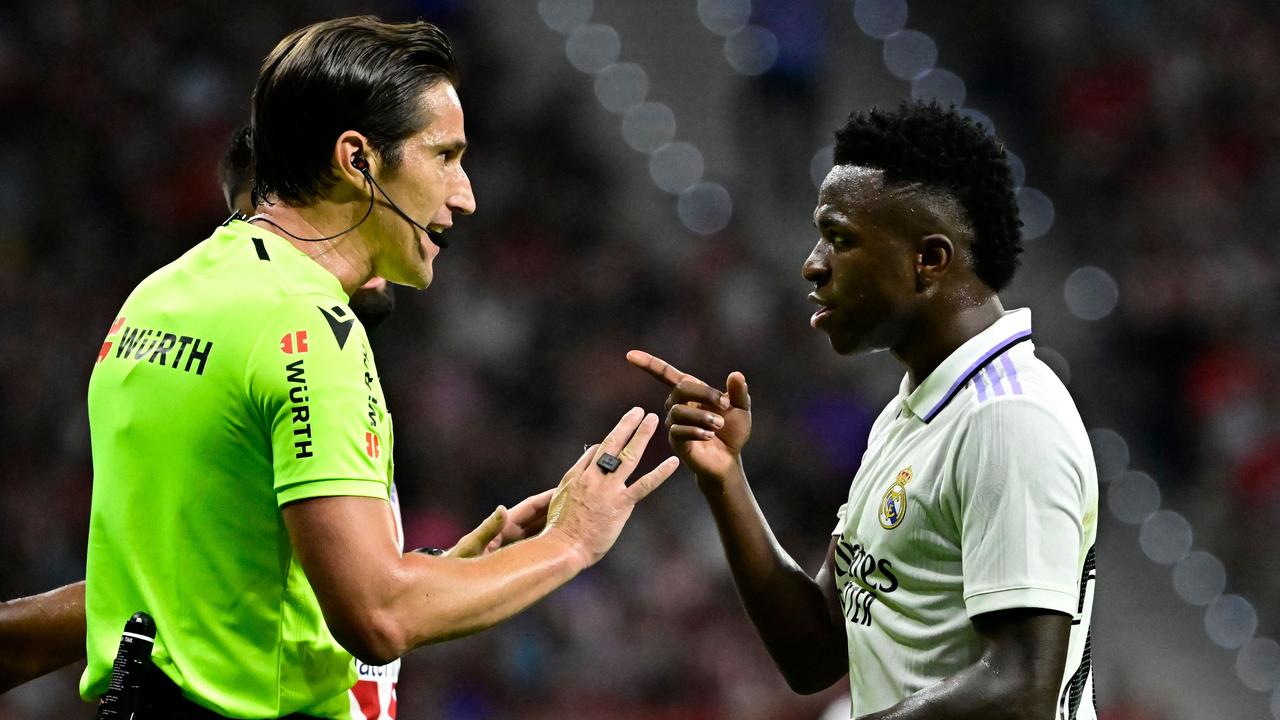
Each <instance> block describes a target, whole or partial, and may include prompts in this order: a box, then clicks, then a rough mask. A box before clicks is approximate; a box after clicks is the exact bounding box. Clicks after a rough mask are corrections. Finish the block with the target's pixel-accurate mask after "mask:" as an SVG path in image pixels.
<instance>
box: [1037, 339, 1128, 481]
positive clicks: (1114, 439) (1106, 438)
mask: <svg viewBox="0 0 1280 720" xmlns="http://www.w3.org/2000/svg"><path fill="white" fill-rule="evenodd" d="M1037 349H1038V348H1037ZM1089 444H1090V445H1092V446H1093V461H1094V464H1095V465H1096V467H1097V469H1098V482H1102V483H1107V482H1111V480H1112V479H1113V478H1115V477H1118V476H1119V475H1120V473H1122V472H1124V471H1125V470H1128V469H1129V443H1127V442H1125V440H1124V438H1123V437H1121V436H1120V433H1118V432H1116V431H1115V430H1112V429H1110V428H1094V429H1093V430H1090V431H1089Z"/></svg>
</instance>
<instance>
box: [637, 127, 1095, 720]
mask: <svg viewBox="0 0 1280 720" xmlns="http://www.w3.org/2000/svg"><path fill="white" fill-rule="evenodd" d="M835 162H836V165H835V167H834V168H833V169H832V170H831V172H830V173H829V174H828V175H827V177H826V180H825V181H823V183H822V188H821V190H820V191H819V193H818V206H817V207H816V208H815V209H814V213H813V224H814V227H815V228H816V229H817V231H818V241H817V244H816V245H815V247H814V248H813V251H812V252H811V253H810V254H809V257H808V259H807V260H806V261H805V263H804V267H803V273H804V277H805V279H806V280H808V281H809V282H811V283H813V288H814V290H813V292H812V293H811V294H810V295H809V299H810V300H811V301H813V302H814V303H815V304H817V305H818V310H817V312H815V313H814V314H813V316H812V318H811V319H810V323H811V324H812V325H813V327H814V328H816V329H818V330H820V331H821V332H823V333H825V334H826V335H827V337H828V339H829V340H830V342H831V347H832V349H833V350H835V351H836V352H837V353H840V354H842V355H852V354H856V353H864V352H872V351H878V350H888V351H890V352H891V353H893V355H894V356H895V357H896V358H897V359H898V360H899V361H900V362H901V363H902V365H903V366H904V369H905V370H906V375H905V376H904V377H903V379H902V383H901V385H900V387H899V389H898V394H897V396H896V397H895V398H893V400H891V401H890V402H889V404H888V405H887V406H886V407H885V408H884V410H883V411H882V412H881V413H880V416H879V417H878V418H877V419H876V421H875V423H874V425H873V426H872V428H871V433H870V437H869V438H868V439H867V450H866V453H865V454H864V455H863V457H862V464H861V466H860V467H859V468H858V472H857V474H856V475H855V476H854V478H853V482H852V485H851V486H850V489H849V495H848V499H847V501H846V502H845V503H844V504H843V505H841V506H840V508H839V510H838V512H837V513H836V516H837V517H836V523H835V528H834V529H833V530H832V531H831V542H830V545H829V549H828V551H827V558H826V562H825V563H824V564H823V566H822V568H821V569H820V570H819V571H818V573H817V575H816V577H811V576H810V575H809V574H808V573H806V572H805V571H804V570H802V569H801V568H799V567H798V566H797V565H796V563H795V561H794V560H793V559H792V558H791V557H790V556H789V555H788V554H787V553H786V551H785V550H783V549H782V548H781V547H780V546H779V545H778V543H777V540H776V539H775V538H774V537H773V533H772V531H771V530H770V529H769V524H768V522H767V521H766V520H765V518H764V515H763V514H762V513H761V512H760V508H759V506H758V505H757V504H756V501H755V498H754V496H753V494H752V492H751V487H750V485H749V484H748V483H747V476H746V471H745V470H744V466H743V462H742V454H741V453H742V449H743V447H744V446H745V445H746V443H747V440H748V438H749V437H750V435H751V399H750V397H749V395H748V394H747V383H746V379H745V378H744V377H743V376H742V374H741V373H732V374H731V375H730V376H729V377H728V379H727V380H726V383H725V389H726V392H725V393H721V392H719V391H717V390H714V389H712V388H710V387H708V386H707V385H706V384H704V383H702V382H701V381H699V380H697V379H696V378H693V377H691V376H688V375H685V374H684V373H681V372H680V371H678V370H676V369H675V368H673V367H671V366H670V365H668V364H667V363H665V362H663V361H662V360H659V359H658V358H655V357H653V356H651V355H649V354H647V353H643V352H640V351H633V352H631V353H628V356H627V358H628V360H629V361H631V362H632V363H633V364H635V365H636V366H638V367H640V368H642V369H644V370H646V371H648V372H649V373H650V374H651V375H653V376H655V377H656V378H658V379H659V380H662V381H663V382H665V383H667V384H668V385H670V386H672V391H671V394H670V396H669V398H668V401H667V408H668V410H669V413H668V415H667V427H668V437H669V439H670V442H671V445H672V447H673V448H675V450H676V454H677V455H679V456H680V457H681V459H683V460H684V461H685V462H686V463H687V464H688V465H689V466H690V467H691V468H692V470H693V471H694V473H695V475H696V476H697V479H698V487H699V489H701V490H702V492H703V494H704V496H705V497H706V500H707V503H708V505H709V506H710V508H711V512H712V515H713V516H714V517H715V521H716V525H717V527H718V528H719V531H720V539H721V541H722V543H723V545H724V551H725V556H726V557H727V558H728V561H729V566H730V568H731V569H732V571H733V577H734V581H735V583H736V584H737V586H738V592H739V595H740V596H741V598H742V602H743V605H744V606H745V607H746V609H747V613H748V614H749V615H750V617H751V620H752V622H753V623H754V624H755V626H756V629H757V630H758V631H759V633H760V637H761V639H762V640H764V644H765V646H766V647H767V648H768V650H769V653H770V654H771V655H772V656H773V659H774V661H775V662H776V663H777V665H778V667H779V669H780V670H781V671H782V674H783V675H784V676H785V677H786V679H787V682H788V683H789V684H790V685H791V687H792V688H793V689H795V690H796V691H797V692H804V693H812V692H817V691H819V690H823V689H826V688H827V687H830V686H831V685H833V684H835V683H837V682H838V681H839V680H840V679H841V678H842V677H844V676H845V675H846V674H847V675H848V677H849V686H850V690H851V694H852V710H851V713H852V717H855V718H858V719H859V720H1049V719H1050V718H1053V719H1055V720H1094V719H1095V718H1096V717H1097V715H1096V712H1095V710H1094V704H1093V672H1092V671H1093V667H1092V664H1091V661H1090V642H1089V622H1090V617H1091V614H1092V606H1093V584H1094V540H1095V538H1096V536H1097V514H1098V481H1097V475H1096V471H1095V468H1094V463H1093V453H1092V451H1091V449H1090V446H1089V440H1088V437H1087V435H1086V433H1085V429H1084V424H1083V423H1082V422H1081V420H1080V414H1079V412H1078V411H1077V410H1076V407H1075V403H1074V402H1073V401H1072V399H1071V395H1070V394H1069V393H1068V392H1067V389H1066V388H1065V387H1064V386H1063V384H1062V382H1061V381H1060V380H1058V377H1057V376H1056V375H1055V374H1054V373H1053V371H1052V370H1050V369H1049V368H1048V366H1046V365H1045V364H1044V363H1043V362H1041V361H1040V360H1039V359H1038V358H1036V356H1035V354H1034V352H1033V346H1032V343H1031V311H1030V310H1027V309H1025V308H1023V309H1017V310H1008V311H1007V310H1005V309H1004V307H1003V305H1002V304H1001V302H1000V297H999V295H998V293H999V291H1000V290H1002V289H1004V287H1005V286H1006V285H1008V283H1009V281H1010V280H1011V279H1012V278H1013V273H1014V271H1015V270H1016V268H1017V265H1018V254H1019V253H1020V252H1021V251H1022V243H1021V238H1020V236H1019V227H1020V225H1021V223H1020V221H1019V220H1018V206H1017V203H1016V201H1015V199H1014V195H1013V183H1012V180H1011V176H1010V172H1009V166H1008V163H1007V161H1006V159H1005V153H1004V149H1003V148H1002V147H1001V146H1000V145H999V144H998V143H997V142H996V141H995V140H994V139H992V138H991V137H990V136H988V135H987V134H986V133H985V132H984V131H983V129H982V128H981V127H980V126H978V125H977V124H976V123H974V122H973V121H971V120H968V119H966V118H964V117H962V116H961V115H960V114H959V113H958V112H956V111H955V109H954V108H952V109H944V108H941V107H939V106H938V105H936V104H933V103H928V104H926V103H904V104H903V105H902V106H901V107H899V108H897V109H896V110H890V111H883V110H873V111H871V112H870V113H855V114H853V115H851V116H850V117H849V120H848V122H847V123H846V124H845V126H844V127H843V128H842V129H840V130H839V131H837V133H836V146H835ZM778 480H779V479H778V478H775V479H774V481H775V482H776V481H778ZM824 530H825V528H824Z"/></svg>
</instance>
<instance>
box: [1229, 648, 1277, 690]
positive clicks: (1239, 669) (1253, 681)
mask: <svg viewBox="0 0 1280 720" xmlns="http://www.w3.org/2000/svg"><path fill="white" fill-rule="evenodd" d="M1236 674H1237V675H1239V676H1240V682H1243V683H1244V684H1245V686H1246V687H1248V688H1249V689H1250V690H1257V691H1258V692H1269V691H1271V690H1274V689H1275V688H1276V687H1278V686H1280V644H1277V643H1276V641H1275V640H1272V639H1271V638H1254V639H1252V640H1250V641H1249V642H1247V643H1245V646H1244V647H1242V648H1240V654H1239V655H1236Z"/></svg>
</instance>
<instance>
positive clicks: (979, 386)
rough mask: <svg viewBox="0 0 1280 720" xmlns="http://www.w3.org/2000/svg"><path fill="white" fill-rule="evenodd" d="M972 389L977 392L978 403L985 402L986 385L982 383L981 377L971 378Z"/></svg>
mask: <svg viewBox="0 0 1280 720" xmlns="http://www.w3.org/2000/svg"><path fill="white" fill-rule="evenodd" d="M973 389H974V390H977V391H978V402H980V403H984V402H986V401H987V384H986V383H985V382H983V381H982V375H981V374H979V375H974V376H973Z"/></svg>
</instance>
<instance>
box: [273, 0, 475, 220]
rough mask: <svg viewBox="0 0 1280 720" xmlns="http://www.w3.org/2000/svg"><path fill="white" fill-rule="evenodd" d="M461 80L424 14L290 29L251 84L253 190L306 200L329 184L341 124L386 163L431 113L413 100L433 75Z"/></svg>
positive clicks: (390, 164) (390, 168) (389, 166)
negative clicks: (396, 19)
mask: <svg viewBox="0 0 1280 720" xmlns="http://www.w3.org/2000/svg"><path fill="white" fill-rule="evenodd" d="M442 80H443V81H448V82H450V83H452V84H454V85H455V86H456V85H457V84H458V73H457V62H456V61H455V60H454V57H453V48H452V47H451V46H450V45H449V39H448V38H447V37H445V34H444V33H443V32H441V31H440V29H439V28H437V27H436V26H434V25H432V24H430V23H427V22H422V21H418V22H412V23H387V22H383V21H382V20H379V19H378V18H376V17H373V16H371V15H362V16H357V17H346V18H338V19H336V20H326V21H324V22H318V23H315V24H314V25H308V26H307V27H304V28H302V29H300V30H296V31H294V32H293V33H290V34H289V36H288V37H286V38H285V39H283V40H281V41H280V43H279V44H278V45H276V47H275V49H274V50H272V51H271V53H270V54H269V55H267V59H266V60H265V61H264V62H263V63H262V70H261V71H260V72H259V73H258V83H257V86H256V87H255V88H254V91H253V158H254V164H255V178H254V187H253V190H254V197H255V198H257V199H258V200H259V201H266V202H274V201H276V200H279V201H282V202H284V203H286V204H289V205H308V204H311V203H314V202H315V201H316V200H318V199H320V197H322V196H323V195H324V193H325V191H327V190H328V189H329V188H330V187H331V186H332V185H333V182H334V175H333V169H332V159H331V158H332V152H333V144H334V142H336V141H337V139H338V136H339V135H341V134H342V133H343V132H346V131H347V130H356V131H357V132H360V133H362V134H363V135H364V136H365V137H366V138H368V139H369V145H370V147H371V148H372V149H373V150H374V151H376V152H377V153H378V156H379V159H380V160H381V163H382V167H383V168H384V170H385V171H387V172H391V173H394V172H395V170H396V168H398V167H399V164H400V160H401V154H402V150H403V145H404V141H405V140H406V139H407V138H408V137H409V136H411V135H413V134H414V133H416V132H419V131H420V130H422V129H423V128H424V127H426V125H427V123H428V122H429V121H430V120H431V118H429V117H424V116H423V114H422V110H421V106H420V105H419V102H420V99H421V97H422V93H423V92H424V91H425V90H427V89H428V88H430V87H431V86H432V85H435V84H436V83H438V82H440V81H442Z"/></svg>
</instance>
